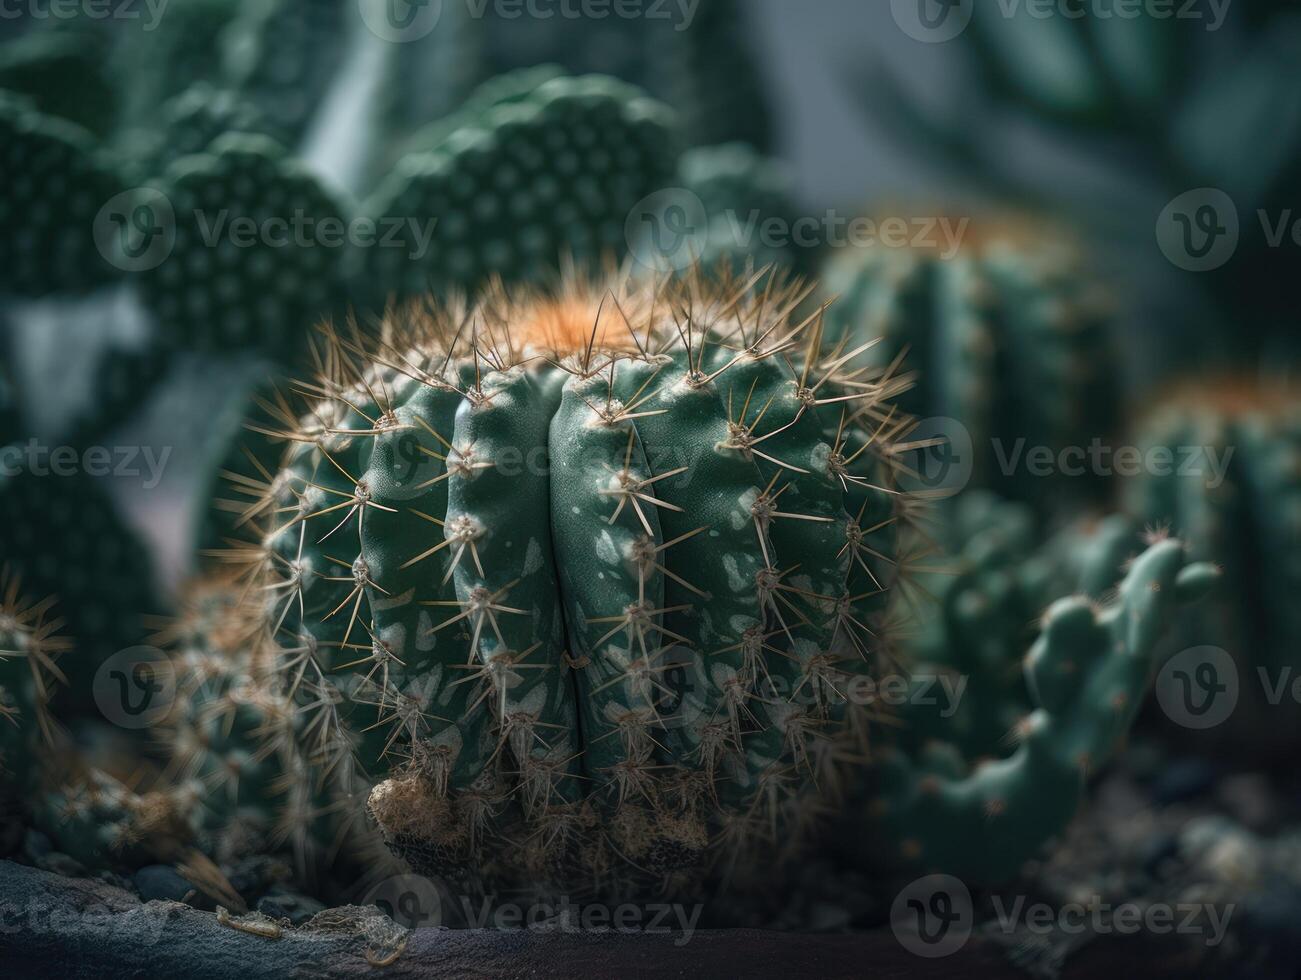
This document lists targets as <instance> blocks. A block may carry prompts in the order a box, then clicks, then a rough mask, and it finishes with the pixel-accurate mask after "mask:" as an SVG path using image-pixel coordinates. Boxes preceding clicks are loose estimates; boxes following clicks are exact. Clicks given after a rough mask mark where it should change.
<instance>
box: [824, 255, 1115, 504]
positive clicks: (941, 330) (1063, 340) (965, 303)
mask: <svg viewBox="0 0 1301 980" xmlns="http://www.w3.org/2000/svg"><path fill="white" fill-rule="evenodd" d="M823 287H824V290H825V294H826V295H827V296H828V297H839V298H838V299H837V300H836V302H835V303H834V305H833V306H832V307H831V310H830V312H829V314H828V323H829V332H830V333H831V335H832V336H836V337H849V338H851V339H849V340H847V341H846V342H847V343H848V344H850V345H851V346H852V345H854V344H857V343H860V342H862V341H863V340H866V339H871V338H873V337H876V336H881V337H882V342H881V343H880V344H879V345H878V346H877V347H876V349H875V354H874V356H875V359H876V361H877V363H878V365H880V366H882V367H885V366H887V365H891V364H894V363H895V362H896V361H897V359H898V358H900V356H901V355H902V353H903V352H904V351H905V350H907V351H908V362H907V363H908V364H909V366H910V367H912V368H915V369H916V370H917V372H918V381H917V385H916V386H915V387H914V388H913V390H912V391H911V392H910V393H909V394H908V395H906V396H905V397H904V398H903V399H902V400H901V404H902V406H903V408H905V409H906V410H907V411H909V412H911V413H912V414H914V415H915V416H918V417H923V418H930V417H942V418H951V419H954V420H956V421H957V422H959V423H961V424H962V425H963V426H965V427H966V429H967V430H968V432H969V434H970V436H971V440H972V445H973V447H974V451H975V457H974V460H973V474H972V477H973V481H974V484H975V485H977V486H986V487H991V488H994V489H998V490H1000V491H1001V492H1003V493H1004V494H1005V495H1006V496H1010V497H1014V498H1017V499H1027V500H1030V501H1033V502H1044V501H1048V500H1050V499H1054V500H1059V499H1060V497H1061V496H1062V495H1063V493H1065V494H1067V495H1073V496H1077V497H1078V496H1085V497H1088V496H1095V495H1097V493H1098V492H1099V481H1098V480H1096V479H1044V478H1039V477H1037V476H1035V475H1034V474H1033V473H1032V472H1031V471H1030V470H1029V465H1030V463H1029V461H1028V460H1027V459H1026V457H1025V453H1028V452H1031V451H1032V450H1040V451H1042V447H1047V448H1048V449H1050V450H1051V451H1052V453H1053V463H1052V470H1053V473H1059V472H1060V470H1059V469H1058V468H1057V466H1056V462H1057V460H1058V459H1059V454H1060V453H1061V451H1062V450H1065V449H1071V448H1078V449H1079V450H1081V451H1083V450H1086V449H1087V448H1088V447H1089V445H1090V443H1091V441H1092V440H1093V439H1094V438H1100V437H1106V436H1108V435H1110V434H1111V433H1112V431H1113V428H1114V426H1115V424H1116V410H1117V401H1118V400H1117V397H1116V391H1117V389H1118V385H1119V378H1118V367H1117V365H1116V363H1115V361H1114V358H1113V356H1112V349H1111V341H1110V338H1109V336H1108V328H1107V317H1106V310H1107V306H1106V303H1105V302H1104V301H1103V299H1102V297H1101V294H1100V292H1099V289H1098V287H1097V285H1096V284H1093V283H1091V282H1090V281H1089V280H1088V279H1087V277H1085V278H1081V276H1080V274H1079V268H1078V258H1077V256H1076V255H1075V254H1074V252H1073V251H1072V250H1071V249H1070V248H1068V247H1066V246H1064V245H1063V244H1062V243H1060V242H1057V241H1054V240H1052V239H1041V237H1036V236H1027V235H1025V234H1023V233H1008V234H1003V233H999V232H997V231H992V232H991V233H990V234H988V236H987V237H986V238H984V239H983V240H981V241H979V242H977V241H970V242H967V243H964V244H963V245H962V246H961V247H960V248H959V250H958V251H957V253H956V254H955V255H953V256H946V255H944V254H943V253H941V252H940V251H938V250H927V249H922V248H910V249H886V248H871V249H867V248H864V249H855V250H852V251H849V252H847V253H845V254H844V255H842V256H840V257H838V258H836V259H835V260H833V261H832V262H831V263H830V264H829V266H828V268H827V269H826V272H825V278H824V282H823ZM1069 462H1070V461H1069V460H1068V463H1069ZM1008 468H1012V469H1013V470H1014V472H1012V473H1007V472H1006V470H1007V469H1008Z"/></svg>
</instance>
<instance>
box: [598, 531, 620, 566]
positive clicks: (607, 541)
mask: <svg viewBox="0 0 1301 980" xmlns="http://www.w3.org/2000/svg"><path fill="white" fill-rule="evenodd" d="M596 557H597V558H599V559H600V560H601V561H603V562H605V563H606V564H607V565H618V564H619V563H620V562H621V560H622V559H621V558H620V556H619V549H618V547H617V546H616V545H615V543H614V538H612V537H611V536H610V532H609V531H602V532H601V533H600V534H598V535H597V537H596Z"/></svg>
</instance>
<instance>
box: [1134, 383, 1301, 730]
mask: <svg viewBox="0 0 1301 980" xmlns="http://www.w3.org/2000/svg"><path fill="white" fill-rule="evenodd" d="M1137 441H1138V443H1139V446H1140V449H1141V450H1142V451H1143V453H1144V457H1145V458H1147V459H1158V460H1159V459H1164V460H1165V463H1164V465H1161V466H1159V467H1157V466H1153V467H1148V468H1147V469H1146V471H1145V472H1144V473H1143V474H1142V475H1140V476H1137V477H1135V478H1133V479H1130V480H1128V481H1126V484H1125V488H1124V489H1125V491H1126V498H1127V500H1126V502H1127V505H1128V508H1127V509H1128V510H1129V511H1130V512H1131V513H1132V514H1133V515H1134V516H1135V517H1136V519H1138V520H1141V521H1145V522H1147V523H1149V524H1152V525H1154V526H1162V527H1169V528H1171V529H1172V530H1173V531H1174V532H1175V533H1178V534H1181V535H1184V536H1186V537H1187V538H1188V539H1189V540H1190V541H1195V542H1197V549H1198V553H1199V554H1200V555H1201V556H1202V557H1204V558H1206V559H1208V560H1215V561H1217V562H1220V563H1222V564H1223V565H1224V566H1225V570H1226V576H1225V578H1226V581H1227V582H1229V583H1232V586H1231V587H1227V588H1226V589H1225V590H1224V592H1223V595H1222V599H1223V601H1222V602H1220V603H1217V604H1215V605H1213V606H1211V607H1209V608H1208V609H1207V610H1206V615H1205V616H1204V617H1203V618H1201V619H1199V620H1198V621H1197V622H1196V624H1195V625H1194V627H1193V628H1192V629H1191V630H1189V631H1188V634H1189V636H1190V637H1196V638H1197V639H1198V641H1199V642H1202V643H1205V642H1214V643H1218V644H1221V645H1222V646H1223V647H1224V648H1225V649H1226V650H1227V651H1228V652H1229V653H1230V654H1232V655H1233V656H1234V657H1235V658H1236V659H1237V660H1238V662H1239V670H1240V673H1241V676H1242V677H1243V678H1244V683H1243V685H1242V696H1243V697H1244V698H1250V697H1252V696H1253V695H1254V696H1255V697H1256V698H1257V699H1259V696H1260V694H1261V693H1262V691H1263V687H1262V685H1260V684H1259V683H1257V679H1258V678H1257V671H1259V670H1264V671H1266V673H1267V676H1268V677H1269V678H1271V683H1276V682H1277V679H1278V677H1280V676H1285V675H1282V674H1280V672H1281V671H1287V670H1290V669H1294V668H1295V665H1296V663H1297V645H1298V643H1301V610H1299V609H1298V606H1297V603H1296V601H1295V596H1296V594H1297V589H1298V588H1301V557H1298V551H1297V542H1298V540H1301V398H1298V397H1297V395H1296V392H1295V391H1294V390H1292V389H1289V388H1278V387H1275V386H1273V385H1271V384H1269V383H1263V382H1262V383H1257V382H1248V381H1245V380H1237V379H1226V380H1223V381H1221V382H1220V383H1218V384H1214V385H1210V384H1205V385H1197V386H1193V387H1188V388H1186V389H1182V390H1180V391H1179V392H1176V393H1175V394H1173V395H1172V396H1170V397H1169V398H1167V399H1166V400H1164V401H1163V402H1162V403H1161V404H1160V405H1159V406H1158V407H1157V408H1156V409H1155V410H1153V411H1152V412H1151V413H1150V414H1149V416H1148V418H1147V419H1146V420H1145V422H1144V423H1143V425H1142V427H1141V429H1140V432H1139V438H1138V440H1137ZM1155 453H1164V454H1165V455H1164V456H1163V457H1158V456H1154V455H1153V454H1155ZM1262 722H1263V724H1262ZM1232 727H1233V728H1235V729H1237V731H1238V732H1239V733H1240V734H1242V735H1243V736H1245V737H1249V738H1253V739H1254V740H1257V741H1258V740H1259V737H1260V736H1261V735H1264V734H1266V733H1267V735H1268V739H1269V741H1272V742H1275V743H1276V744H1282V743H1283V742H1285V741H1291V740H1292V739H1295V738H1296V737H1298V736H1301V718H1298V717H1297V714H1296V712H1288V711H1287V710H1286V704H1283V705H1265V704H1256V705H1255V707H1254V708H1251V709H1248V708H1247V707H1246V706H1245V705H1244V707H1243V708H1241V709H1240V710H1239V711H1237V712H1236V713H1235V716H1234V719H1233V726H1232ZM1284 730H1286V731H1288V732H1289V733H1291V734H1290V736H1289V737H1288V738H1287V739H1284V737H1283V735H1282V732H1283V731H1284Z"/></svg>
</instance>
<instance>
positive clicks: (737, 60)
mask: <svg viewBox="0 0 1301 980" xmlns="http://www.w3.org/2000/svg"><path fill="white" fill-rule="evenodd" d="M742 6H743V5H742V4H740V3H737V2H736V0H702V2H701V3H699V4H698V5H697V9H696V11H695V16H694V17H693V19H692V20H691V22H690V23H689V24H682V25H675V26H674V30H673V32H672V33H671V34H669V35H668V37H667V38H666V39H665V42H664V45H663V51H664V52H665V59H664V62H665V72H664V74H665V77H666V86H667V91H668V101H669V103H670V104H671V105H673V106H674V107H675V108H677V109H678V110H679V111H680V112H681V113H682V118H683V128H684V130H685V132H686V137H687V141H688V142H689V143H690V144H691V145H692V146H707V145H710V144H714V143H730V142H734V141H738V142H743V143H748V144H750V145H751V146H752V147H754V148H755V149H757V150H768V149H770V148H771V144H772V122H771V120H770V118H769V107H768V95H767V93H766V92H765V91H764V85H763V80H762V78H761V75H760V72H759V68H758V64H757V60H758V59H757V58H756V57H755V54H754V38H753V37H752V36H751V32H750V30H749V28H751V27H752V26H753V25H750V24H747V23H746V20H747V18H746V16H745V14H744V13H742Z"/></svg>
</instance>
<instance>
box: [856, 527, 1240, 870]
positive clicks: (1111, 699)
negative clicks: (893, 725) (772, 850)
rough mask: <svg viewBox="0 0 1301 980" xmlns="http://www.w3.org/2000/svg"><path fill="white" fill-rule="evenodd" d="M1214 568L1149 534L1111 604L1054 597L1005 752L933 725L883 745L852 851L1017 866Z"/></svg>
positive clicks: (901, 861) (1062, 807)
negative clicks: (927, 733) (948, 735)
mask: <svg viewBox="0 0 1301 980" xmlns="http://www.w3.org/2000/svg"><path fill="white" fill-rule="evenodd" d="M1102 560H1103V563H1104V564H1105V562H1106V561H1107V559H1105V558H1104V559H1102ZM1095 571H1099V572H1100V571H1101V569H1096V570H1095ZM1217 577H1218V575H1217V573H1216V571H1215V570H1214V569H1213V568H1212V567H1211V566H1209V565H1204V564H1188V563H1187V557H1186V554H1185V552H1184V548H1183V546H1182V544H1181V543H1180V542H1178V541H1175V540H1156V541H1155V542H1154V543H1153V544H1152V546H1151V547H1150V548H1149V549H1148V550H1147V551H1146V552H1145V553H1144V554H1142V555H1141V556H1139V557H1138V558H1137V559H1136V560H1135V561H1134V562H1133V564H1132V566H1131V567H1130V569H1129V572H1128V574H1127V575H1126V576H1125V579H1124V581H1123V582H1122V583H1121V584H1120V587H1119V590H1118V592H1117V595H1116V598H1115V599H1114V601H1112V602H1111V603H1109V604H1107V605H1104V606H1099V605H1097V604H1095V603H1094V602H1093V601H1092V600H1091V599H1089V598H1088V597H1087V596H1083V595H1077V596H1074V597H1071V598H1067V599H1061V600H1058V601H1057V602H1055V603H1053V605H1051V606H1050V607H1049V609H1048V611H1047V613H1045V615H1044V617H1043V622H1042V627H1041V632H1040V634H1039V637H1038V639H1037V640H1035V642H1034V644H1033V646H1032V647H1031V648H1030V651H1029V653H1028V655H1027V656H1026V658H1025V663H1024V669H1025V685H1026V689H1027V690H1028V692H1029V695H1030V698H1031V700H1032V704H1033V710H1026V711H1025V712H1024V713H1023V714H1022V715H1021V717H1020V718H1019V719H1018V721H1017V722H1016V724H1015V725H1014V726H1013V727H1012V728H1011V729H1010V730H1009V731H1008V732H1007V733H1006V734H1007V739H1006V742H1005V744H1008V745H1011V746H1013V748H1012V751H1011V752H1010V754H1003V753H1000V754H999V755H995V756H992V757H991V756H990V755H987V754H985V753H984V751H983V747H982V746H968V745H967V744H964V743H963V742H962V741H961V738H962V733H954V735H955V737H954V738H952V739H950V740H944V739H942V738H938V737H934V736H932V738H931V739H930V740H928V741H927V742H925V743H924V744H922V745H920V746H916V747H914V748H913V751H911V752H909V751H905V750H904V749H903V748H901V747H899V746H895V747H892V748H886V749H883V750H881V754H880V756H879V768H878V772H877V778H876V780H875V782H874V783H873V785H872V786H871V791H872V793H873V794H874V795H873V798H872V800H871V802H870V804H868V808H867V812H868V814H869V819H868V827H867V832H864V831H863V829H862V828H861V827H860V826H858V825H854V826H853V827H852V830H853V831H854V832H853V833H846V834H845V835H844V838H843V839H844V840H845V841H847V842H848V843H849V846H848V849H849V850H850V851H851V852H853V853H854V854H855V856H856V857H858V859H859V860H869V861H875V862H877V863H878V865H884V866H886V867H893V868H895V869H900V870H904V869H906V870H911V871H941V872H944V873H947V874H953V875H957V876H959V877H961V878H963V879H964V880H965V881H967V882H968V883H969V884H980V883H984V884H991V883H998V882H1000V881H1003V880H1006V879H1008V878H1010V877H1012V876H1013V875H1014V874H1015V873H1016V872H1017V870H1018V868H1019V867H1020V866H1021V865H1022V864H1023V863H1024V862H1025V861H1026V860H1027V859H1028V858H1030V857H1032V856H1033V855H1034V854H1035V853H1036V852H1037V851H1038V850H1039V849H1040V848H1041V847H1042V846H1043V844H1044V842H1045V841H1046V840H1048V839H1049V838H1050V837H1052V836H1054V835H1056V834H1058V833H1059V832H1060V831H1061V830H1062V829H1063V828H1064V827H1065V826H1066V823H1067V822H1068V821H1069V819H1070V818H1071V817H1072V816H1073V815H1074V813H1075V811H1076V809H1077V808H1078V807H1079V805H1080V801H1081V798H1082V795H1083V792H1084V788H1085V786H1086V785H1087V781H1088V778H1089V776H1090V775H1092V774H1093V773H1094V772H1096V771H1097V769H1098V768H1099V767H1100V766H1101V765H1103V764H1105V763H1106V762H1107V760H1108V759H1109V758H1110V757H1111V756H1112V754H1114V753H1115V751H1116V750H1117V748H1118V746H1119V745H1120V744H1121V742H1122V741H1123V739H1124V737H1125V734H1126V732H1127V730H1128V728H1129V725H1130V723H1131V721H1132V720H1133V718H1134V715H1135V714H1136V713H1137V711H1138V709H1139V707H1140V705H1141V704H1142V699H1143V695H1144V693H1145V691H1146V689H1147V685H1148V682H1149V680H1150V677H1151V674H1152V673H1153V670H1154V666H1155V664H1154V648H1155V645H1156V642H1157V640H1158V638H1159V637H1160V635H1161V633H1162V632H1163V631H1164V630H1165V628H1166V627H1167V625H1168V624H1169V621H1170V619H1171V618H1172V617H1173V615H1174V613H1175V611H1176V609H1177V608H1178V606H1179V605H1180V604H1181V603H1184V602H1188V601H1192V600H1195V599H1197V598H1200V597H1201V596H1202V595H1204V594H1205V593H1206V592H1207V591H1208V590H1209V589H1210V588H1211V587H1212V586H1213V584H1214V582H1215V580H1216V578H1217ZM973 696H974V695H973ZM910 708H911V703H910V705H909V706H907V707H905V709H904V717H903V719H902V720H903V722H904V725H905V730H906V725H907V721H908V718H907V712H908V711H909V709H910ZM923 710H926V709H923ZM955 717H956V716H955ZM973 749H974V751H973ZM850 829H851V828H849V827H847V828H846V830H850Z"/></svg>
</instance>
